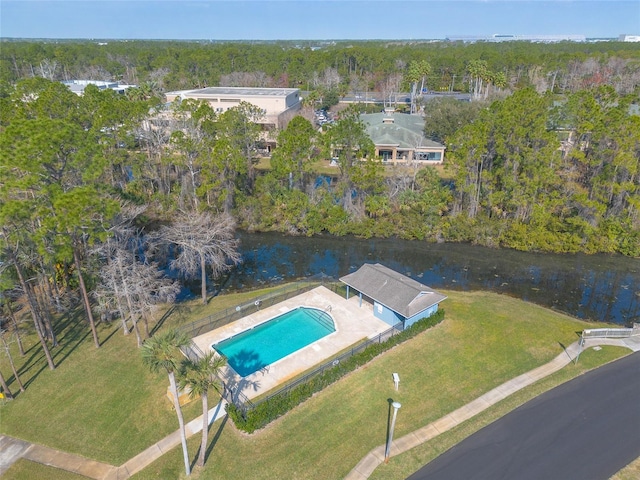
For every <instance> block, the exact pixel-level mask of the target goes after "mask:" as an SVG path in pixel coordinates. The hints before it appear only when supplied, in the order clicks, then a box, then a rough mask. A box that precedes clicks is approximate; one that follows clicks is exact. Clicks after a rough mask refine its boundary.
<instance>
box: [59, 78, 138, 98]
mask: <svg viewBox="0 0 640 480" xmlns="http://www.w3.org/2000/svg"><path fill="white" fill-rule="evenodd" d="M62 83H63V84H64V85H66V86H67V87H69V90H71V91H72V92H73V93H75V94H76V95H82V94H83V93H84V89H85V88H87V86H88V85H95V86H96V87H98V89H99V90H106V89H111V90H114V91H115V92H117V93H124V92H125V90H126V89H127V88H131V87H136V86H137V85H124V84H120V83H118V82H105V81H103V80H65V81H63V82H62Z"/></svg>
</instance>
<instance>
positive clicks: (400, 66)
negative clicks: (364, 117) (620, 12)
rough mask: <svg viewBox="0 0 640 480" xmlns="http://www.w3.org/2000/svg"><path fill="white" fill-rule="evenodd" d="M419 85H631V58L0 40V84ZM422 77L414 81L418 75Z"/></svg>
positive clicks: (491, 48) (562, 89)
mask: <svg viewBox="0 0 640 480" xmlns="http://www.w3.org/2000/svg"><path fill="white" fill-rule="evenodd" d="M425 61H426V62H428V64H429V68H428V70H427V71H426V75H424V79H425V82H424V84H423V85H424V87H426V88H428V89H429V90H431V91H436V92H437V91H452V90H454V91H468V92H470V93H471V92H474V91H475V92H476V93H478V89H479V88H480V86H481V84H483V85H484V86H486V85H487V84H494V85H501V84H504V85H505V86H508V87H510V88H523V87H526V86H532V87H534V88H535V89H536V90H537V91H538V92H540V93H541V92H544V91H551V92H555V93H570V92H575V91H577V90H581V89H584V88H589V87H591V86H599V85H610V86H613V87H614V88H615V89H616V91H617V92H619V93H631V92H632V91H633V89H634V88H635V87H636V86H637V85H638V84H640V52H639V51H638V49H637V47H636V46H635V45H634V44H633V43H624V42H615V41H614V42H594V43H586V42H585V43H577V42H559V43H554V44H540V43H530V42H502V43H485V42H477V43H471V44H467V43H463V42H445V41H443V42H400V41H398V42H381V41H360V42H344V41H340V42H315V43H314V42H244V43H243V42H216V43H213V42H184V41H183V42H180V41H117V40H116V41H108V42H104V41H101V42H97V41H60V40H57V41H56V40H51V41H46V42H43V41H38V42H36V41H17V40H14V41H11V40H7V39H4V40H2V48H1V49H0V80H2V81H5V82H9V83H15V82H17V81H18V80H20V79H23V78H28V77H44V78H48V79H50V80H72V79H79V78H82V79H92V80H110V81H120V82H124V83H127V84H135V85H142V84H149V85H153V86H154V87H157V88H159V89H161V90H162V91H170V90H177V89H191V88H201V87H205V86H213V85H220V86H251V87H294V88H300V89H302V90H316V89H319V88H323V89H326V90H333V89H335V90H336V91H339V92H341V93H345V92H365V91H378V92H382V91H384V90H385V89H387V88H388V86H389V84H390V83H391V84H392V83H394V82H396V81H398V80H401V81H402V82H403V84H402V85H401V88H402V89H403V91H405V92H409V91H410V88H411V77H412V76H414V75H415V74H416V68H415V66H416V65H423V63H422V62H425ZM420 76H422V75H420Z"/></svg>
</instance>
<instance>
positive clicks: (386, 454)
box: [384, 402, 402, 463]
mask: <svg viewBox="0 0 640 480" xmlns="http://www.w3.org/2000/svg"><path fill="white" fill-rule="evenodd" d="M391 406H392V407H393V417H392V418H391V428H390V429H389V438H388V439H387V448H386V449H385V451H384V463H389V454H390V453H391V442H392V441H393V429H394V427H395V426H396V415H397V414H398V410H399V409H400V407H401V406H402V405H400V402H393V403H392V404H391Z"/></svg>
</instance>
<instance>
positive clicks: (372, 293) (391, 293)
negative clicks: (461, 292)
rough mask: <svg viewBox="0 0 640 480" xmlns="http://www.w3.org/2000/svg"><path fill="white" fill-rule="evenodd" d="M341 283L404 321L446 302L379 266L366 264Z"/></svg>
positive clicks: (436, 294)
mask: <svg viewBox="0 0 640 480" xmlns="http://www.w3.org/2000/svg"><path fill="white" fill-rule="evenodd" d="M340 281H342V282H344V283H346V284H347V285H349V286H350V287H352V288H355V289H356V290H358V291H359V292H361V293H363V294H364V295H366V296H367V297H370V298H372V299H374V300H376V301H377V302H379V303H381V304H383V305H384V306H386V307H387V308H390V309H391V310H393V311H394V312H397V313H399V314H401V315H402V316H404V317H405V318H410V317H413V316H414V315H417V314H418V313H420V312H423V311H424V310H426V309H428V308H429V307H431V306H433V305H435V304H436V303H440V302H441V301H443V300H444V299H445V298H447V297H446V296H445V295H442V294H441V293H438V292H436V291H435V290H432V289H431V288H429V287H427V286H426V285H423V284H422V283H420V282H418V281H416V280H413V279H412V278H409V277H407V276H405V275H402V274H401V273H398V272H396V271H395V270H391V269H390V268H388V267H385V266H384V265H381V264H379V263H376V264H370V263H365V264H364V265H363V266H362V267H360V268H359V269H358V270H356V271H355V272H353V273H350V274H349V275H345V276H344V277H342V278H340Z"/></svg>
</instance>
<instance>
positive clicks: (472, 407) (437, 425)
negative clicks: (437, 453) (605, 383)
mask: <svg viewBox="0 0 640 480" xmlns="http://www.w3.org/2000/svg"><path fill="white" fill-rule="evenodd" d="M596 345H614V346H619V347H626V348H629V349H631V350H632V351H634V352H637V351H640V337H639V336H636V337H629V338H621V339H610V338H609V339H608V338H593V339H587V340H586V341H585V345H584V346H583V347H582V348H580V344H579V342H575V343H572V344H571V345H569V347H567V348H566V349H565V351H564V352H563V353H561V354H560V355H558V356H557V357H556V358H554V359H553V360H551V361H550V362H549V363H547V364H545V365H542V366H541V367H538V368H535V369H533V370H531V371H529V372H527V373H524V374H522V375H520V376H519V377H516V378H514V379H512V380H509V381H508V382H505V383H503V384H502V385H500V386H498V387H496V388H494V389H493V390H490V391H489V392H487V393H485V394H484V395H482V396H481V397H479V398H477V399H475V400H473V401H472V402H471V403H468V404H467V405H464V406H462V407H460V408H459V409H457V410H455V411H453V412H451V413H449V414H448V415H445V416H444V417H442V418H440V419H438V420H436V421H435V422H432V423H430V424H428V425H425V426H424V427H422V428H419V429H418V430H415V431H413V432H411V433H409V434H407V435H405V436H404V437H400V438H397V439H393V441H392V443H391V450H390V457H393V456H395V455H399V454H401V453H404V452H406V451H407V450H410V449H412V448H413V447H417V446H418V445H420V444H422V443H425V442H428V441H429V440H431V439H433V438H434V437H437V436H438V435H440V434H441V433H444V432H446V431H448V430H451V429H452V428H453V427H456V426H458V425H460V424H461V423H463V422H464V421H466V420H469V419H470V418H472V417H474V416H475V415H477V414H479V413H480V412H483V411H484V410H486V409H488V408H489V407H491V406H492V405H494V404H496V403H498V402H499V401H500V400H503V399H504V398H506V397H508V396H509V395H512V394H513V393H516V392H517V391H518V390H521V389H523V388H524V387H527V386H529V385H531V384H533V383H535V382H537V381H538V380H540V379H542V378H544V377H546V376H548V375H551V374H552V373H555V372H557V371H558V370H560V369H562V368H563V367H565V366H566V365H568V364H569V363H570V362H571V361H573V360H575V358H576V356H577V355H579V354H580V352H581V351H583V350H586V349H587V348H590V347H594V346H596ZM384 452H385V445H380V446H378V447H376V448H374V449H373V450H371V451H370V452H369V453H368V454H367V455H366V456H365V457H364V458H363V459H362V460H361V461H360V462H359V463H358V464H357V465H356V466H355V467H354V468H353V470H351V472H349V474H348V475H347V476H346V477H345V480H363V479H366V478H369V476H370V475H371V474H372V473H373V471H374V470H375V469H376V468H377V467H378V466H379V465H380V464H382V463H383V462H384Z"/></svg>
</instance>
